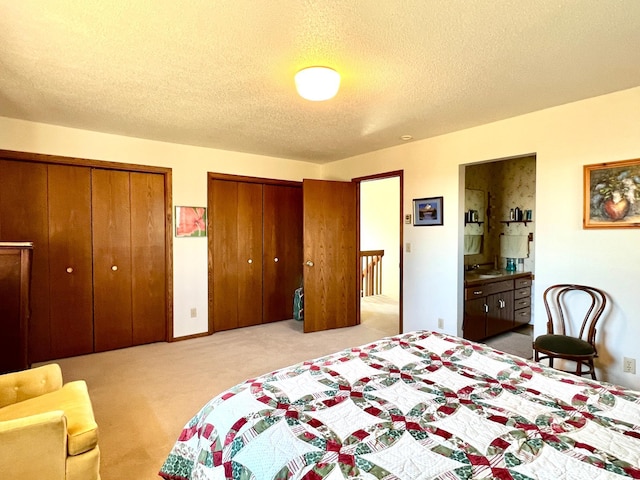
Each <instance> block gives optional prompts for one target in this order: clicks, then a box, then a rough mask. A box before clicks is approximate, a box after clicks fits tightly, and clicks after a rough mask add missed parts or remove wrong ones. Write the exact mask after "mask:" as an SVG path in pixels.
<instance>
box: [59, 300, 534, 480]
mask: <svg viewBox="0 0 640 480" xmlns="http://www.w3.org/2000/svg"><path fill="white" fill-rule="evenodd" d="M397 333H398V303H397V301H396V300H394V299H391V298H389V297H384V296H377V297H368V298H367V299H365V300H364V301H363V303H362V324H361V325H358V326H356V327H352V328H341V329H335V330H328V331H325V332H316V333H307V334H305V333H303V332H302V323H301V322H297V321H295V320H286V321H282V322H276V323H271V324H265V325H258V326H255V327H247V328H242V329H238V330H229V331H226V332H219V333H216V334H215V335H212V336H208V337H201V338H195V339H191V340H185V341H178V342H173V343H154V344H150V345H142V346H138V347H132V348H126V349H121V350H114V351H111V352H103V353H96V354H91V355H84V356H79V357H73V358H65V359H61V360H59V361H58V363H59V364H60V366H61V367H62V371H63V376H64V379H65V381H71V380H75V379H84V380H86V382H87V384H88V386H89V393H90V395H91V399H92V402H93V406H94V411H95V415H96V420H97V422H98V426H99V444H100V450H101V452H102V461H101V469H100V470H101V475H102V479H103V480H122V479H132V480H146V479H157V478H159V477H158V476H157V472H158V470H159V469H160V466H161V465H162V462H163V461H164V459H165V458H166V456H167V454H168V453H169V450H170V449H171V447H172V446H173V444H174V442H175V441H176V439H177V437H178V435H179V434H180V431H181V430H182V428H183V426H184V425H185V424H186V423H187V421H188V420H189V419H190V418H191V417H192V416H193V415H194V414H195V413H196V412H197V411H198V410H199V409H200V408H201V407H202V406H203V405H204V404H205V403H206V402H207V401H209V400H210V399H211V398H212V397H213V396H215V395H216V394H218V393H220V392H221V391H223V390H225V389H227V388H230V387H232V386H233V385H235V384H237V383H239V382H242V381H243V380H245V379H247V378H251V377H254V376H257V375H260V374H263V373H267V372H269V371H272V370H277V369H279V368H282V367H286V366H288V365H292V364H295V363H298V362H300V361H303V360H308V359H312V358H316V357H320V356H322V355H326V354H329V353H333V352H335V351H338V350H341V349H343V348H347V347H351V346H355V345H361V344H365V343H369V342H372V341H375V340H377V339H379V338H382V337H386V336H389V335H395V334H397ZM486 343H487V344H489V345H491V346H493V347H494V348H499V349H500V350H503V351H506V352H508V353H514V354H517V355H521V356H526V355H528V356H530V349H531V339H530V337H528V336H527V335H522V334H520V333H510V334H506V335H504V336H500V337H496V338H494V339H491V340H489V341H487V342H486ZM527 346H528V347H527ZM527 348H528V349H529V350H528V353H527Z"/></svg>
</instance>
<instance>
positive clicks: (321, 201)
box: [303, 180, 360, 332]
mask: <svg viewBox="0 0 640 480" xmlns="http://www.w3.org/2000/svg"><path fill="white" fill-rule="evenodd" d="M303 210H304V214H303V216H304V227H303V228H304V256H303V261H304V263H305V266H304V331H305V332H313V331H318V330H328V329H330V328H338V327H348V326H353V325H356V324H357V322H358V308H359V305H360V297H359V288H360V286H359V282H358V280H359V276H358V270H359V262H358V246H357V213H356V212H357V185H356V184H355V183H352V182H330V181H321V180H304V182H303Z"/></svg>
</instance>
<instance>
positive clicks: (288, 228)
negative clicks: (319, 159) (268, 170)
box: [262, 185, 302, 323]
mask: <svg viewBox="0 0 640 480" xmlns="http://www.w3.org/2000/svg"><path fill="white" fill-rule="evenodd" d="M263 219H264V221H263V229H264V233H263V238H264V242H263V265H264V274H263V282H262V283H263V285H262V305H263V306H262V321H263V322H265V323H266V322H275V321H278V320H286V319H289V318H292V316H293V293H294V291H295V289H296V288H298V287H300V286H302V188H300V187H291V186H285V185H264V187H263Z"/></svg>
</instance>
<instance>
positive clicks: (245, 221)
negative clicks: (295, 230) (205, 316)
mask: <svg viewBox="0 0 640 480" xmlns="http://www.w3.org/2000/svg"><path fill="white" fill-rule="evenodd" d="M237 215H238V218H237V225H238V237H237V238H238V257H237V262H238V292H237V298H238V326H239V327H247V326H249V325H258V324H260V323H262V185H261V184H259V183H245V182H239V183H238V210H237Z"/></svg>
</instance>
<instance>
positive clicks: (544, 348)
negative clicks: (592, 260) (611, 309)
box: [533, 284, 607, 380]
mask: <svg viewBox="0 0 640 480" xmlns="http://www.w3.org/2000/svg"><path fill="white" fill-rule="evenodd" d="M542 298H543V300H544V306H545V309H546V311H547V333H546V334H545V335H540V336H539V337H536V339H535V340H534V342H533V350H534V352H535V356H534V358H535V360H536V362H539V361H540V360H544V359H548V360H549V366H550V367H553V361H554V360H555V359H562V360H569V361H572V362H575V364H576V370H575V371H573V372H569V373H575V374H576V375H578V376H580V375H591V378H593V379H594V380H595V379H596V371H595V366H594V363H593V359H594V358H595V357H597V356H598V351H597V349H596V344H595V338H596V324H597V322H598V320H599V319H600V317H601V316H602V313H603V312H604V308H605V306H606V304H607V297H606V295H605V293H604V292H603V291H602V290H599V289H597V288H594V287H588V286H585V285H574V284H560V285H552V286H551V287H549V288H547V289H546V290H545V292H544V294H543V296H542ZM578 322H580V330H579V332H578V334H577V335H572V334H571V331H573V329H571V331H569V329H568V327H569V328H570V327H571V326H572V325H578ZM583 367H586V370H583Z"/></svg>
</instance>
